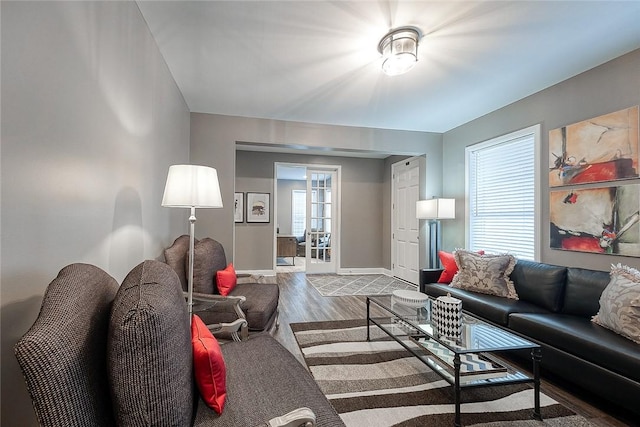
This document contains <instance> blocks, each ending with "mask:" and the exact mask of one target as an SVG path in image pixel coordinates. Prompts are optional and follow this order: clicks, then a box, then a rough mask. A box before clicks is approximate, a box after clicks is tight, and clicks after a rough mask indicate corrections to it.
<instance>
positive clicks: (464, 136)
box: [443, 50, 640, 270]
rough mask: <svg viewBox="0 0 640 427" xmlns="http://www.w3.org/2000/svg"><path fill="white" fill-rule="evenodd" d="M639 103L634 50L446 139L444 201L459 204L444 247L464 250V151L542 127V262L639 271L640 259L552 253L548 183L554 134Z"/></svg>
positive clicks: (639, 59)
mask: <svg viewBox="0 0 640 427" xmlns="http://www.w3.org/2000/svg"><path fill="white" fill-rule="evenodd" d="M541 72H544V71H543V70H541ZM639 103H640V50H635V51H633V52H631V53H629V54H627V55H624V56H621V57H619V58H617V59H614V60H612V61H610V62H608V63H605V64H603V65H601V66H599V67H596V68H594V69H591V70H589V71H586V72H584V73H582V74H580V75H578V76H575V77H573V78H571V79H568V80H565V81H564V82H561V83H559V84H557V85H555V86H552V87H550V88H548V89H545V90H543V91H541V92H538V93H536V94H534V95H531V96H529V97H527V98H525V99H522V100H520V101H518V102H516V103H514V104H511V105H509V106H506V107H504V108H501V109H500V110H497V111H495V112H492V113H490V114H487V115H486V116H484V117H481V118H479V119H477V120H474V121H472V122H469V123H466V124H464V125H462V126H460V127H458V128H456V129H453V130H451V131H449V132H446V133H445V134H444V139H443V164H444V167H445V173H444V175H445V176H444V179H443V182H444V184H443V190H444V195H445V196H447V197H455V198H456V219H455V220H454V221H447V222H446V224H444V223H443V235H444V239H443V247H444V248H445V249H454V248H456V247H463V246H464V243H465V224H464V212H465V205H464V197H465V187H464V178H465V169H464V158H465V147H466V146H468V145H471V144H475V143H477V142H481V141H485V140H488V139H491V138H494V137H497V136H500V135H504V134H506V133H509V132H512V131H515V130H518V129H522V128H525V127H528V126H531V125H534V124H537V123H540V124H541V132H542V152H541V153H540V155H541V169H542V170H541V186H542V188H541V193H540V194H541V213H542V215H541V216H542V218H541V223H540V224H539V225H540V230H541V234H542V236H541V237H542V247H541V261H543V262H548V263H552V264H559V265H567V266H575V267H583V268H593V269H600V270H609V268H610V265H611V264H612V263H618V262H621V263H624V264H627V265H632V266H636V267H640V261H639V260H638V258H629V257H619V256H612V255H599V254H586V253H579V252H568V251H559V250H551V249H550V248H549V177H548V158H549V131H550V130H552V129H555V128H558V127H561V126H564V125H568V124H571V123H575V122H578V121H582V120H586V119H589V118H592V117H597V116H600V115H602V114H606V113H610V112H613V111H617V110H621V109H624V108H627V107H630V106H633V105H637V104H639ZM635 181H636V182H640V180H635ZM626 183H629V182H625V184H626Z"/></svg>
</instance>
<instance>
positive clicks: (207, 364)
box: [191, 314, 227, 414]
mask: <svg viewBox="0 0 640 427" xmlns="http://www.w3.org/2000/svg"><path fill="white" fill-rule="evenodd" d="M191 345H192V347H193V373H194V376H195V378H196V384H197V386H198V390H199V391H200V397H202V400H204V402H205V403H206V404H207V405H208V406H209V407H210V408H211V409H213V410H214V411H216V412H217V413H218V414H221V413H222V411H223V410H224V404H225V402H226V400H227V369H226V367H225V363H224V358H223V357H222V350H221V349H220V344H218V340H216V339H215V337H214V336H213V335H212V334H211V331H210V330H209V329H208V328H207V325H205V324H204V323H203V322H202V320H201V319H200V318H199V317H198V316H197V315H195V314H194V315H193V317H192V319H191Z"/></svg>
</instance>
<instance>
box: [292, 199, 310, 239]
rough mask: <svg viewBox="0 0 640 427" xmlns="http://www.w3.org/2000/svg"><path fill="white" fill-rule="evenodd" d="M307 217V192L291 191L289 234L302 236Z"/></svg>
mask: <svg viewBox="0 0 640 427" xmlns="http://www.w3.org/2000/svg"><path fill="white" fill-rule="evenodd" d="M306 216H307V192H306V191H305V190H293V192H292V194H291V232H292V233H293V235H294V236H299V237H300V236H302V235H303V234H304V225H305V222H306V220H307V219H306Z"/></svg>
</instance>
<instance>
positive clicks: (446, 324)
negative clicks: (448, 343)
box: [432, 294, 462, 339]
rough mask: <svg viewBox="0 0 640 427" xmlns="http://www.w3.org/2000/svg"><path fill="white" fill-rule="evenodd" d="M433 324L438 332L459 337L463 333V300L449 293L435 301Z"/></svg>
mask: <svg viewBox="0 0 640 427" xmlns="http://www.w3.org/2000/svg"><path fill="white" fill-rule="evenodd" d="M432 316H433V322H432V323H433V325H434V326H435V329H436V333H437V334H438V335H440V336H443V337H447V338H454V339H456V338H459V337H460V334H461V333H462V301H460V300H459V299H457V298H454V297H452V296H451V294H447V296H446V297H438V298H436V299H435V301H434V302H433V313H432Z"/></svg>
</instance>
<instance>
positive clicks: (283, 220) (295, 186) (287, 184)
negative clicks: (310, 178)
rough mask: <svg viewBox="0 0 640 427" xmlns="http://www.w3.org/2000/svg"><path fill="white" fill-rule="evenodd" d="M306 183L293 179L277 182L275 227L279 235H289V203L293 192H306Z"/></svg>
mask: <svg viewBox="0 0 640 427" xmlns="http://www.w3.org/2000/svg"><path fill="white" fill-rule="evenodd" d="M306 189H307V181H302V180H295V179H279V180H278V198H277V203H278V209H277V211H278V218H277V219H276V226H277V227H279V229H280V234H284V235H291V234H292V232H291V203H292V197H291V195H292V192H293V190H306Z"/></svg>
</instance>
